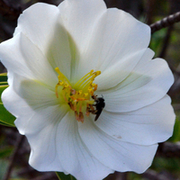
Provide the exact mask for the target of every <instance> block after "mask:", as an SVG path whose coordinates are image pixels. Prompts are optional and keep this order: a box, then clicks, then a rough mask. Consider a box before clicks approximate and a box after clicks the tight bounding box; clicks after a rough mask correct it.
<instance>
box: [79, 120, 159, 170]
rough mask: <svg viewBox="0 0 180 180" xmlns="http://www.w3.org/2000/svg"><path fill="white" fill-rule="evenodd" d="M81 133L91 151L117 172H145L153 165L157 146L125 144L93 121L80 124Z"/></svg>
mask: <svg viewBox="0 0 180 180" xmlns="http://www.w3.org/2000/svg"><path fill="white" fill-rule="evenodd" d="M79 133H80V135H81V138H82V140H83V142H84V144H85V145H86V146H87V148H88V149H89V151H90V152H91V153H92V154H93V156H94V157H96V158H97V159H98V160H99V161H100V162H101V163H103V164H104V165H106V166H108V167H109V168H112V169H114V170H116V171H120V172H124V171H135V172H137V173H142V172H144V171H145V170H146V169H147V168H148V167H149V166H150V165H151V163H152V160H153V157H154V155H155V152H156V149H157V144H154V145H151V146H142V145H137V144H131V143H128V142H123V141H121V140H117V139H115V138H112V137H110V136H108V135H107V134H106V133H104V132H102V131H101V130H100V129H99V128H98V127H97V126H96V125H95V124H94V122H93V121H91V120H90V119H89V121H85V122H84V123H83V124H80V123H79Z"/></svg>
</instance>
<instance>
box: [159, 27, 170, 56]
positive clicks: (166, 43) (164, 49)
mask: <svg viewBox="0 0 180 180" xmlns="http://www.w3.org/2000/svg"><path fill="white" fill-rule="evenodd" d="M172 30H173V26H169V27H168V30H167V33H166V36H165V38H164V42H163V45H162V49H161V52H160V54H159V57H161V58H165V56H166V53H167V49H168V46H169V42H170V37H171V33H172Z"/></svg>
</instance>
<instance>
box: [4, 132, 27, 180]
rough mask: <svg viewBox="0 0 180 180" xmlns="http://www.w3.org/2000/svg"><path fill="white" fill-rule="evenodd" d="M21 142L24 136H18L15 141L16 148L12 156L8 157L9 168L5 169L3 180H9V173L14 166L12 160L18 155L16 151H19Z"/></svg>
mask: <svg viewBox="0 0 180 180" xmlns="http://www.w3.org/2000/svg"><path fill="white" fill-rule="evenodd" d="M23 140H24V136H21V135H19V137H18V139H17V142H16V147H15V149H14V152H13V154H12V156H11V157H10V163H9V166H8V168H7V172H6V173H5V176H4V178H3V180H8V179H9V178H10V176H11V172H12V169H13V165H14V160H15V158H16V155H17V153H18V150H19V148H20V146H21V144H22V142H23Z"/></svg>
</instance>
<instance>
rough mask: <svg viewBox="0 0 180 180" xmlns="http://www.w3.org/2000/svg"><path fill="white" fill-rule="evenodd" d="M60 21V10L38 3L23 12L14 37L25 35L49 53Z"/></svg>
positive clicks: (42, 50)
mask: <svg viewBox="0 0 180 180" xmlns="http://www.w3.org/2000/svg"><path fill="white" fill-rule="evenodd" d="M58 19H59V9H58V8H57V7H56V6H54V5H50V4H45V3H36V4H34V5H32V6H30V7H29V8H28V9H26V10H25V11H23V14H21V15H20V17H19V19H18V26H17V28H16V30H15V33H14V35H16V34H18V33H20V32H21V33H23V34H25V35H26V36H27V37H28V38H29V39H30V40H31V41H32V42H33V43H34V44H35V45H36V46H37V47H38V48H39V49H40V50H41V52H47V50H48V48H49V44H48V43H47V42H50V40H51V38H52V34H54V30H55V29H56V28H55V27H56V25H57V22H58Z"/></svg>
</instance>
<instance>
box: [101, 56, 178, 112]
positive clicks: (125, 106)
mask: <svg viewBox="0 0 180 180" xmlns="http://www.w3.org/2000/svg"><path fill="white" fill-rule="evenodd" d="M143 60H144V57H143V58H142V59H141V62H140V63H139V64H138V65H137V66H136V67H135V68H134V70H133V71H132V72H131V73H130V75H129V76H128V77H127V78H126V79H125V80H124V81H123V82H121V83H120V84H119V85H118V86H116V87H114V88H112V89H110V90H107V91H102V92H99V93H101V94H103V95H104V98H105V100H106V109H107V110H108V111H112V112H129V111H133V110H136V109H139V108H142V107H144V106H146V105H149V104H152V103H154V102H156V101H158V100H159V99H161V98H162V97H164V96H165V94H166V93H167V91H168V90H169V88H170V87H171V85H172V84H173V82H174V78H173V75H172V72H171V71H170V69H169V67H168V65H167V63H166V62H165V61H164V60H162V59H154V60H151V61H149V62H143Z"/></svg>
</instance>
